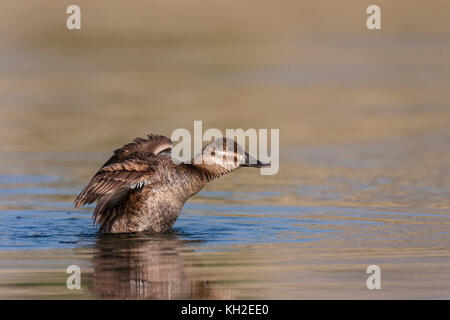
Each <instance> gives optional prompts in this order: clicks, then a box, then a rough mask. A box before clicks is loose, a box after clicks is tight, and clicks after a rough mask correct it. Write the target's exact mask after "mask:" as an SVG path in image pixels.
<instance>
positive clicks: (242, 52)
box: [0, 0, 450, 299]
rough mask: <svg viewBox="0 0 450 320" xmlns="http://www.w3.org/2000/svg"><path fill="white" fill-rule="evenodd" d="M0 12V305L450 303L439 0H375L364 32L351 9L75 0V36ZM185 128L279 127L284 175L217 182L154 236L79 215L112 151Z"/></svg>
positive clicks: (85, 212) (448, 132)
mask: <svg viewBox="0 0 450 320" xmlns="http://www.w3.org/2000/svg"><path fill="white" fill-rule="evenodd" d="M4 3H6V6H5V7H4V8H2V10H0V24H2V23H5V22H6V23H7V25H5V28H8V30H10V31H9V32H8V35H2V36H1V37H2V41H0V43H2V50H1V53H0V56H1V58H2V59H0V61H1V62H0V68H1V70H2V72H1V73H0V137H1V141H2V143H1V144H0V154H1V157H0V298H8V299H14V298H38V299H47V298H57V299H80V298H83V299H96V298H104V299H116V298H123V299H191V298H194V299H195V298H202V299H238V298H244V299H245V298H248V299H267V298H269V299H311V298H322V299H329V298H343V299H350V298H353V299H355V298H356V299H361V298H369V299H383V298H384V299H387V298H394V299H411V298H425V299H436V298H450V273H449V272H448V270H450V245H449V243H450V241H449V239H450V232H449V230H450V219H449V218H450V202H449V199H450V197H449V196H450V148H449V141H450V129H449V128H450V108H449V105H450V95H449V92H448V86H449V85H450V83H449V79H450V66H449V62H448V56H449V54H450V42H449V39H450V37H449V35H450V30H449V26H448V23H447V24H445V23H444V22H445V21H448V17H446V16H445V13H448V12H450V7H449V8H447V7H448V6H449V5H448V4H443V3H441V6H445V8H446V9H445V8H442V9H441V10H439V12H435V11H429V10H426V9H427V7H426V6H427V5H426V4H424V3H422V2H420V1H416V2H414V5H411V8H412V9H411V10H413V12H412V13H411V12H405V10H404V8H403V7H402V6H400V5H399V4H393V3H392V4H390V3H389V4H387V3H386V4H384V5H383V10H386V11H387V12H389V13H390V14H391V16H392V17H395V19H391V20H389V21H386V26H385V28H384V29H383V30H382V31H380V32H379V33H370V32H368V31H366V30H365V29H364V28H361V29H359V28H355V25H359V24H360V23H361V21H362V20H361V12H364V11H365V10H363V9H364V8H363V9H361V7H360V5H359V4H358V1H343V2H340V4H339V6H337V7H336V4H334V2H332V1H321V5H322V6H324V5H325V6H328V8H329V9H328V10H322V9H321V8H322V7H320V6H318V5H316V4H314V3H316V2H314V3H311V4H299V3H296V2H286V6H285V7H277V9H276V10H274V7H273V6H275V5H274V4H270V3H261V2H258V3H257V4H256V3H251V2H250V3H249V4H246V5H243V4H242V3H239V5H238V4H234V3H227V4H220V3H214V4H213V3H211V4H208V5H205V3H204V2H198V3H197V2H193V3H191V4H190V5H189V6H187V5H186V6H185V5H182V4H181V3H180V4H179V6H180V7H172V6H170V5H169V4H165V3H163V2H161V3H158V4H156V3H155V4H151V5H150V4H146V5H145V6H144V5H142V4H140V2H133V1H131V2H129V3H127V6H124V5H123V4H122V2H120V1H108V6H106V2H105V4H103V5H102V1H98V2H96V4H92V3H91V2H88V1H81V0H80V1H79V3H77V4H78V5H80V6H81V8H82V10H83V16H84V17H86V19H87V20H86V24H85V26H83V28H84V29H83V30H82V32H79V33H70V32H69V33H68V32H67V30H64V28H61V25H62V26H64V24H63V23H62V22H61V21H62V20H61V15H62V18H64V12H65V7H64V4H60V5H55V4H54V3H52V2H50V1H42V2H40V3H39V8H36V10H37V11H39V12H40V16H39V19H38V20H35V19H36V17H35V14H34V13H35V12H36V10H28V9H29V8H28V9H27V10H25V9H24V7H23V6H21V5H19V4H16V3H15V2H13V1H10V2H8V1H6V2H2V5H3V4H4ZM30 5H31V6H33V5H32V4H30ZM142 6H144V7H145V8H143V7H142ZM106 7H108V8H109V9H108V10H110V11H108V12H109V13H108V14H106V13H104V11H102V10H104V8H106ZM255 7H258V8H260V10H258V14H255V10H254V8H255ZM38 9H39V10H38ZM200 9H201V10H200ZM414 10H417V15H414V14H413V13H414V12H415V11H414ZM102 12H103V14H102ZM218 12H221V14H220V15H217V13H218ZM119 13H120V18H118V17H119ZM169 13H170V14H169ZM337 13H340V14H337ZM419 13H420V14H419ZM168 14H169V16H171V17H173V19H170V20H166V19H163V20H161V19H159V17H161V16H168ZM411 14H413V15H414V17H415V19H413V20H414V21H413V23H414V24H410V22H409V21H410V20H411V19H410V17H411ZM387 16H388V17H389V15H387ZM206 17H214V18H206ZM25 21H26V22H25ZM440 21H444V22H442V23H441V22H440ZM411 23H412V22H411ZM12 26H13V27H12ZM118 30H119V31H118ZM130 34H133V35H134V36H133V37H131V36H130ZM194 120H203V123H204V128H205V129H206V128H209V127H217V128H219V129H222V130H223V129H225V128H238V127H244V128H279V129H280V139H281V141H280V143H281V146H280V157H281V158H280V171H279V173H278V174H277V175H275V176H260V175H259V174H258V171H257V170H252V169H248V168H243V169H239V170H238V171H237V172H233V173H232V174H230V175H227V176H224V177H222V178H221V179H219V180H217V181H214V182H213V183H211V184H210V185H208V186H207V187H206V188H205V189H204V190H203V191H202V192H200V193H199V194H198V195H196V196H195V197H194V198H192V199H191V200H189V201H188V203H187V204H186V205H185V207H184V208H183V211H182V213H181V215H180V217H179V219H178V220H177V222H176V224H175V226H174V230H173V232H172V233H170V234H166V235H156V234H151V233H139V234H128V235H115V236H114V235H106V236H105V235H99V234H98V232H97V227H96V226H93V225H92V222H91V213H92V211H93V206H88V207H85V208H82V209H74V207H73V201H74V199H75V197H76V195H77V194H78V193H79V192H80V190H81V189H82V188H83V187H84V186H85V185H86V183H87V182H88V181H89V179H90V178H91V176H92V175H93V174H94V172H95V171H96V170H97V169H98V167H99V166H100V165H101V164H102V163H103V162H104V161H105V159H107V158H108V157H109V155H110V153H111V151H112V150H113V149H115V148H117V147H119V146H120V145H122V144H124V143H127V142H129V141H130V140H131V139H132V138H134V137H136V136H145V135H146V134H147V133H150V132H153V133H159V134H165V135H169V136H170V133H171V131H172V130H173V129H175V128H179V127H184V128H187V129H191V130H192V128H193V121H194ZM373 264H375V265H379V266H380V267H381V271H382V289H381V290H368V289H367V287H366V279H367V277H368V274H366V268H367V267H368V266H369V265H373ZM69 265H78V266H80V268H81V271H82V286H81V289H80V290H69V289H67V287H66V279H67V277H68V274H66V272H65V271H66V268H67V267H68V266H69Z"/></svg>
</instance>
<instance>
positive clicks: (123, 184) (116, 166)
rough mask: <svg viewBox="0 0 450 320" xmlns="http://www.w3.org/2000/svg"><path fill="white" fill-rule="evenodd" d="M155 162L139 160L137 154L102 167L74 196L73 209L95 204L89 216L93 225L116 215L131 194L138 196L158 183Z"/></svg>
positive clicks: (155, 160)
mask: <svg viewBox="0 0 450 320" xmlns="http://www.w3.org/2000/svg"><path fill="white" fill-rule="evenodd" d="M158 157H159V156H158ZM156 162H158V159H157V157H156V156H153V159H152V158H151V157H150V159H149V158H146V159H143V158H140V157H139V154H138V155H136V156H132V157H129V158H128V159H125V160H123V161H120V162H116V163H112V164H110V165H107V166H104V167H102V168H101V169H100V170H99V171H98V172H97V174H96V175H95V176H94V177H93V178H92V179H91V181H90V182H89V184H88V185H87V186H86V187H85V188H84V189H83V191H81V193H80V194H79V195H78V197H77V199H76V200H75V208H78V207H80V206H83V205H85V204H89V203H92V202H94V201H96V200H97V201H98V203H97V206H96V208H95V211H94V215H93V218H94V221H95V222H96V223H103V222H104V221H106V220H108V219H110V218H113V217H112V216H114V215H116V214H117V215H120V214H121V212H119V211H120V210H121V209H120V208H122V207H123V204H125V202H126V200H127V199H128V198H129V196H130V195H131V194H132V193H135V192H140V191H141V190H142V188H143V187H144V186H145V185H149V184H153V183H155V182H156V181H157V180H158V174H155V172H156V167H157V166H156V165H155V164H156ZM116 211H118V212H116Z"/></svg>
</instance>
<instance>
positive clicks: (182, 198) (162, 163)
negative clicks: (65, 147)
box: [75, 134, 270, 233]
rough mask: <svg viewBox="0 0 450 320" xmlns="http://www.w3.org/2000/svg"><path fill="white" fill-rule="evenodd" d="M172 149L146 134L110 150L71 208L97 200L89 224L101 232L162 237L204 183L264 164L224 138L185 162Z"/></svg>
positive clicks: (163, 140)
mask: <svg viewBox="0 0 450 320" xmlns="http://www.w3.org/2000/svg"><path fill="white" fill-rule="evenodd" d="M172 146H173V143H172V141H171V140H170V139H168V138H166V137H164V136H160V135H153V134H152V135H149V136H148V139H142V138H136V139H134V141H133V142H132V143H129V144H126V145H124V146H123V147H122V148H120V149H117V150H115V151H114V154H113V156H112V157H111V158H109V160H108V161H106V163H105V164H104V165H103V166H102V167H101V168H100V170H99V171H98V172H97V173H96V174H95V175H94V177H93V178H92V179H91V181H90V182H89V184H88V185H87V186H86V187H85V188H84V189H83V191H81V193H80V194H79V195H78V197H77V199H76V200H75V207H76V208H78V207H80V206H83V205H85V204H89V203H93V202H94V201H97V206H96V208H95V210H94V214H93V220H94V223H97V224H99V225H100V232H101V233H126V232H138V231H144V230H151V231H154V232H158V233H164V232H168V231H170V230H171V228H172V226H173V224H174V223H175V221H176V220H177V218H178V216H179V214H180V211H181V208H182V207H183V205H184V203H185V202H186V200H188V199H189V198H190V197H192V196H193V195H195V194H196V193H197V192H199V191H200V190H201V189H202V188H203V187H204V186H205V185H206V183H208V182H210V181H211V180H213V179H215V178H218V177H220V176H222V175H224V174H226V173H228V172H231V171H233V170H235V169H237V168H239V167H255V168H261V167H266V166H269V165H270V164H264V163H261V162H260V161H257V160H255V159H254V158H252V157H251V156H250V155H249V154H248V153H247V152H245V151H244V150H243V149H242V148H241V147H240V146H239V145H238V144H237V143H236V142H235V141H234V140H233V139H230V138H218V139H215V140H214V141H213V142H211V143H210V144H209V145H207V146H206V147H205V148H203V150H202V152H201V154H199V155H197V156H196V157H194V159H192V160H191V162H190V163H181V162H180V163H178V162H175V161H173V160H172V158H171V157H170V152H171V149H172ZM199 157H200V158H199Z"/></svg>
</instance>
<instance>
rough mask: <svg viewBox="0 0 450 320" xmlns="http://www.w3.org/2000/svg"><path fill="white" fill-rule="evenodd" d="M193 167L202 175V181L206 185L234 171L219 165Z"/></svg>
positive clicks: (202, 164) (204, 164)
mask: <svg viewBox="0 0 450 320" xmlns="http://www.w3.org/2000/svg"><path fill="white" fill-rule="evenodd" d="M192 167H193V168H195V169H196V170H197V172H199V173H200V175H201V177H202V180H203V181H204V183H208V182H210V181H211V180H214V179H216V178H219V177H221V176H223V175H224V174H227V173H229V172H231V171H233V170H232V169H231V168H226V167H223V166H221V165H218V164H206V163H201V164H192Z"/></svg>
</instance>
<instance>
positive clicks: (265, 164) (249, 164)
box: [242, 160, 270, 168]
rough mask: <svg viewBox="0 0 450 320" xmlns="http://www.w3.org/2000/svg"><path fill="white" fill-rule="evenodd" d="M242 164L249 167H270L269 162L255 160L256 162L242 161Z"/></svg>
mask: <svg viewBox="0 0 450 320" xmlns="http://www.w3.org/2000/svg"><path fill="white" fill-rule="evenodd" d="M242 166H243V167H251V168H267V167H270V163H264V162H261V161H259V160H257V161H256V163H244V164H243V165H242Z"/></svg>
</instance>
